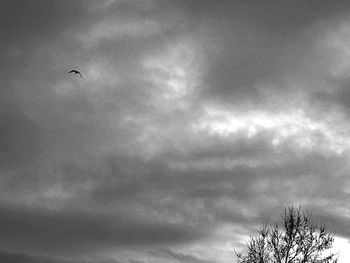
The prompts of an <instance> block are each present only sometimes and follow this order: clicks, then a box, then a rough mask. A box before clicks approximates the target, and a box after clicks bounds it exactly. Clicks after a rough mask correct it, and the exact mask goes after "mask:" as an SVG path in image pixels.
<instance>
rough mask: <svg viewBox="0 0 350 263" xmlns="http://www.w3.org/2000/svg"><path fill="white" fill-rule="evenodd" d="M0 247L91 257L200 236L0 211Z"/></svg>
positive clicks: (92, 217)
mask: <svg viewBox="0 0 350 263" xmlns="http://www.w3.org/2000/svg"><path fill="white" fill-rule="evenodd" d="M0 213H1V227H2V236H1V240H0V244H1V246H2V247H3V248H6V249H9V250H20V251H27V252H28V253H41V254H44V255H50V254H51V255H52V254H54V255H61V256H62V255H74V254H75V255H87V254H91V255H93V253H94V252H98V251H100V250H103V249H107V250H108V249H115V248H116V247H131V246H135V247H137V246H153V245H155V244H171V243H174V244H175V243H179V242H181V243H184V242H189V241H191V240H193V239H196V238H198V237H199V236H200V235H199V234H200V233H197V232H196V231H193V230H190V228H188V229H187V228H186V227H184V226H179V225H174V224H163V223H160V222H158V223H155V222H153V223H152V222H148V223H147V222H145V221H138V220H134V219H126V218H123V217H120V216H119V217H111V216H108V215H107V216H106V215H98V214H91V213H84V212H71V211H57V212H56V211H45V210H37V209H13V208H2V209H1V211H0Z"/></svg>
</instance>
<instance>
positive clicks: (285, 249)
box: [236, 207, 338, 263]
mask: <svg viewBox="0 0 350 263" xmlns="http://www.w3.org/2000/svg"><path fill="white" fill-rule="evenodd" d="M333 242H334V235H333V234H330V233H329V232H328V231H327V230H326V228H325V225H324V224H317V223H316V222H315V221H313V220H311V214H310V213H308V212H307V213H303V212H301V208H300V207H299V208H294V207H288V208H287V209H285V210H284V213H283V214H282V224H281V225H279V224H278V223H276V222H275V223H274V224H273V225H272V226H268V225H265V226H263V227H262V228H261V229H260V230H259V231H258V235H257V236H256V237H254V238H251V239H250V241H249V242H248V243H247V251H246V253H244V254H243V253H240V252H236V256H237V263H336V262H338V259H337V255H336V254H334V253H332V252H331V253H329V252H328V250H329V249H330V248H332V246H333Z"/></svg>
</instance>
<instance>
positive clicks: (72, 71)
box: [68, 69, 83, 78]
mask: <svg viewBox="0 0 350 263" xmlns="http://www.w3.org/2000/svg"><path fill="white" fill-rule="evenodd" d="M68 73H75V74H79V75H80V77H81V78H83V77H82V76H81V73H80V72H79V71H78V70H75V69H72V70H71V71H69V72H68Z"/></svg>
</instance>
